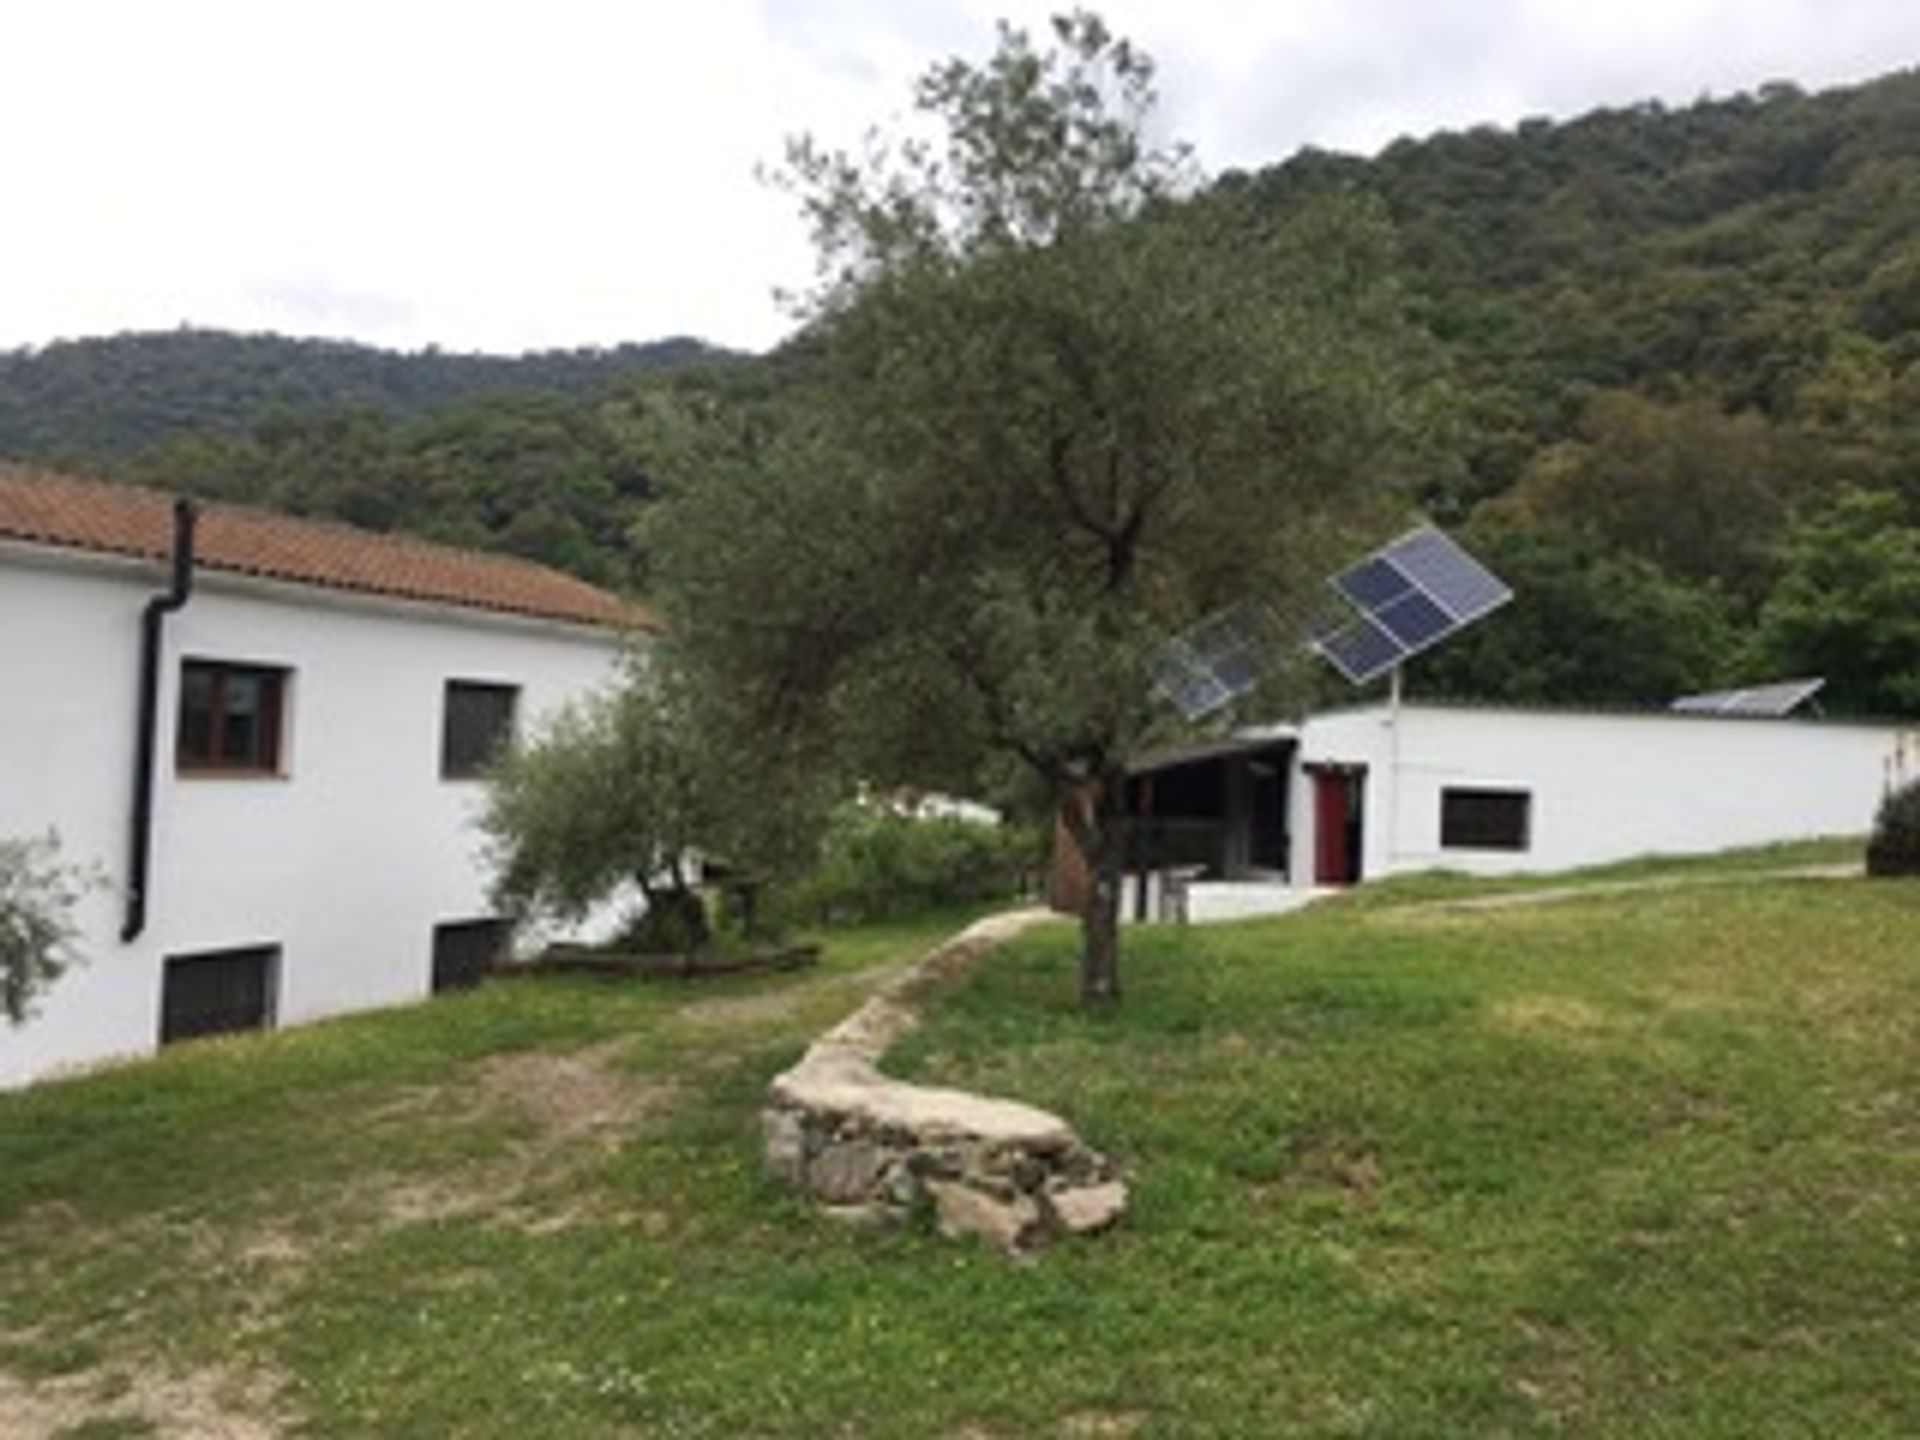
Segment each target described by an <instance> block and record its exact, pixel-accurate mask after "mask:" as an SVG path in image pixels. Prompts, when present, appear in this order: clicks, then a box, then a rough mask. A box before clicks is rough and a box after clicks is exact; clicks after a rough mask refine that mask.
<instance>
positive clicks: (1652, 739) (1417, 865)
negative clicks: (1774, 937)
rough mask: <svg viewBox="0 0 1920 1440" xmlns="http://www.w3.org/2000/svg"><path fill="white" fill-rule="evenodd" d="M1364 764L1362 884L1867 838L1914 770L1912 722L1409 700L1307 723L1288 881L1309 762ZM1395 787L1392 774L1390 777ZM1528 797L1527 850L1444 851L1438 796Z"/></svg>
mask: <svg viewBox="0 0 1920 1440" xmlns="http://www.w3.org/2000/svg"><path fill="white" fill-rule="evenodd" d="M1323 764H1357V765H1364V766H1365V767H1366V768H1367V782H1366V786H1367V788H1366V824H1365V852H1364V872H1363V873H1364V874H1365V875H1366V876H1379V875H1387V874H1392V873H1396V872H1402V871H1408V870H1422V869H1429V868H1436V867H1440V868H1447V869H1455V870H1465V871H1471V872H1476V873H1482V874H1492V873H1503V872H1513V871H1541V870H1559V869H1565V868H1567V867H1570V866H1575V865H1591V864H1598V863H1602V862H1605V861H1611V860H1621V859H1627V858H1630V857H1633V856H1637V855H1647V854H1693V853H1701V852H1706V851H1713V850H1721V849H1726V848H1729V847H1732V846H1739V845H1757V844H1764V843H1767V842H1771V841H1776V840H1791V839H1798V838H1803V837H1808V836H1814V835H1831V834H1858V833H1864V832H1865V831H1866V830H1867V829H1868V828H1869V826H1870V825H1871V823H1872V819H1873V814H1874V810H1875V808H1876V807H1877V806H1878V805H1879V803H1880V799H1881V797H1882V796H1883V795H1884V794H1885V792H1886V790H1887V788H1888V786H1889V785H1890V784H1891V783H1893V782H1895V781H1896V780H1898V779H1899V778H1900V777H1901V776H1903V775H1911V774H1920V726H1916V727H1913V728H1908V729H1901V728H1899V727H1895V726H1890V725H1871V724H1857V725H1856V724H1842V723H1834V722H1813V721H1803V720H1755V719H1728V718H1716V717H1709V716H1673V715H1664V714H1647V715H1609V714H1580V713H1562V712H1552V711H1520V710H1496V709H1480V708H1472V707H1459V708H1450V707H1445V706H1430V705H1417V704H1415V705H1407V706H1405V707H1403V709H1402V710H1401V712H1400V715H1399V719H1398V724H1397V727H1396V724H1395V722H1394V719H1393V716H1392V714H1391V712H1390V711H1389V709H1388V707H1386V706H1384V705H1382V706H1372V707H1367V708H1364V709H1356V710H1350V711H1340V712H1335V713H1332V714H1328V715H1322V716H1315V717H1313V718H1312V719H1310V720H1308V721H1307V722H1306V724H1305V725H1304V727H1303V729H1302V737H1301V746H1300V751H1299V754H1298V757H1297V760H1296V767H1297V768H1296V774H1295V781H1294V785H1293V787H1292V797H1291V801H1290V805H1291V831H1292V855H1293V871H1292V873H1293V876H1294V877H1295V879H1296V880H1297V881H1302V882H1304V881H1308V880H1311V878H1312V875H1313V860H1314V849H1313V845H1314V825H1313V784H1312V780H1311V778H1310V777H1309V775H1308V774H1307V773H1306V771H1307V770H1308V769H1309V768H1310V767H1313V766H1315V765H1323ZM1396 777H1397V779H1396ZM1448 787H1462V788H1484V789H1500V790H1506V789H1512V790H1525V791H1527V792H1529V793H1530V794H1531V795H1532V797H1533V799H1532V814H1531V819H1532V834H1531V843H1530V845H1529V848H1528V849H1527V850H1525V851H1501V850H1468V849H1443V848H1441V845H1440V792H1441V791H1442V790H1443V789H1445V788H1448Z"/></svg>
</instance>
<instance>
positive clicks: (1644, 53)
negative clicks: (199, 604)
mask: <svg viewBox="0 0 1920 1440" xmlns="http://www.w3.org/2000/svg"><path fill="white" fill-rule="evenodd" d="M1059 8H1062V7H1061V5H1060V4H1058V3H1056V4H1053V5H1046V4H1025V3H1019V0H997V3H996V0H893V3H888V0H690V3H688V0H681V3H674V4H666V3H656V0H516V3H495V0H375V3H364V0H327V3H324V4H322V3H309V0H122V3H100V0H0V161H3V165H0V173H4V176H5V189H4V191H0V346H5V347H12V346H17V345H22V344H39V343H42V342H44V341H46V340H49V339H52V338H56V337H62V336H75V335H88V334H101V333H107V332H111V331H115V330H124V329H150V328H168V327H172V326H174V325H177V324H181V323H183V322H186V323H192V324H198V325H214V326H223V327H229V328H235V329H247V330H269V329H270V330H278V331H281V332H283V333H288V334H300V335H332V336H345V337H352V338H357V339H362V340H367V341H371V342H374V343H378V344H383V345H393V346H401V347H407V348H412V347H418V346H422V345H427V344H438V345H440V346H442V347H444V348H448V349H463V350H494V351H512V350H520V349H526V348H532V347H543V346H556V345H579V344H609V343H612V342H615V341H619V340H638V339H649V338H654V337H658V336H663V335H669V334H680V333H684V334H695V335H700V336H703V337H706V338H708V339H711V340H714V341H716V342H719V343H722V344H727V345H734V346H740V347H744V348H752V349H760V348H764V347H766V346H768V345H770V344H772V343H773V342H774V341H775V340H777V339H778V338H779V337H780V335H781V334H783V333H784V331H785V330H786V328H787V320H786V317H785V315H784V314H783V312H782V311H781V309H780V307H779V306H778V304H777V303H776V302H775V300H774V298H773V292H774V291H775V289H776V288H777V287H780V286H783V285H784V286H789V287H790V286H792V285H795V284H797V283H801V282H804V280H805V279H806V277H807V276H808V274H809V265H808V252H807V248H806V239H805V235H804V232H803V230H802V228H801V226H800V224H799V222H798V221H797V220H796V219H795V218H794V216H793V214H792V207H791V203H790V201H789V199H787V198H786V197H783V196H781V195H780V194H778V193H777V192H774V191H771V190H769V189H768V188H767V187H766V186H764V185H762V184H760V183H759V182H757V181H756V179H755V174H754V172H755V167H756V165H758V164H762V163H765V162H770V161H774V160H777V159H778V157H779V154H780V150H781V144H782V140H783V137H784V136H786V135H788V134H790V133H792V132H795V131H800V130H806V131H811V132H813V133H814V134H815V135H817V136H819V137H821V138H822V139H824V140H828V141H833V142H838V143H849V142H852V141H854V140H856V139H857V138H858V136H859V134H860V132H861V130H862V129H863V128H864V127H865V126H866V125H867V124H869V123H872V122H880V121H884V120H885V119H886V118H887V117H888V116H889V115H894V114H898V113H899V112H900V111H901V110H902V108H903V107H904V105H905V102H906V99H907V95H908V86H909V83H910V81H911V79H912V77H913V76H914V75H915V74H917V73H918V72H919V71H920V70H921V69H922V68H924V67H925V66H926V65H927V64H929V63H930V62H932V61H935V60H938V59H942V58H944V57H946V56H948V55H952V54H965V55H969V56H976V57H977V56H981V55H984V54H986V53H987V52H988V51H989V50H990V49H991V46H992V43H993V21H994V18H995V17H996V16H1006V17H1008V18H1010V19H1013V20H1015V21H1017V22H1020V23H1025V24H1027V25H1029V26H1037V25H1041V24H1043V23H1044V19H1045V16H1046V15H1047V14H1048V13H1049V12H1050V11H1052V10H1055V9H1059ZM1097 8H1100V9H1101V10H1102V12H1103V13H1104V14H1105V15H1106V16H1107V18H1108V19H1109V21H1110V22H1111V23H1112V24H1113V26H1114V28H1116V29H1117V30H1119V31H1121V32H1122V33H1124V34H1127V35H1129V36H1130V37H1132V38H1133V39H1135V40H1136V41H1138V42H1140V43H1141V44H1143V45H1144V46H1145V47H1146V48H1147V49H1148V50H1149V51H1150V52H1151V53H1152V54H1153V55H1154V56H1155V57H1156V58H1157V59H1158V60H1159V62H1160V71H1161V74H1160V82H1161V83H1160V89H1161V94H1162V99H1163V109H1164V112H1165V117H1166V121H1167V124H1168V127H1169V128H1170V130H1171V131H1172V133H1174V134H1177V135H1179V136H1181V137H1182V138H1185V139H1187V140H1189V141H1191V142H1193V144H1194V145H1195V146H1196V148H1197V150H1198V152H1199V156H1200V159H1201V161H1202V163H1203V164H1204V166H1205V167H1206V168H1207V169H1208V170H1209V171H1213V172H1217V171H1219V170H1222V169H1225V168H1228V167H1232V166H1239V167H1254V166H1258V165H1261V164H1265V163H1268V162H1270V161H1274V160H1278V159H1281V158H1284V157H1285V156H1287V155H1289V154H1291V153H1292V152H1293V151H1294V150H1296V149H1298V148H1299V147H1300V146H1302V145H1305V144H1316V145H1321V146H1326V147H1331V148H1336V149H1345V150H1355V151H1360V152H1370V151H1373V150H1377V149H1378V148H1379V147H1380V146H1382V145H1384V144H1385V143H1387V142H1388V141H1390V140H1392V139H1393V138H1395V137H1396V136H1398V135H1402V134H1414V135H1420V134H1426V133H1429V132H1431V131H1433V130H1436V129H1442V128H1459V127H1463V126H1467V125H1472V124H1477V123H1481V122H1492V123H1496V124H1505V125H1510V124H1512V123H1513V122H1514V121H1515V120H1518V119H1520V118H1521V117H1523V116H1527V115H1552V116H1569V115H1575V114H1579V113H1581V112H1583V111H1585V110H1588V109H1591V108H1593V107H1595V106H1597V105H1618V104H1627V103H1631V102H1633V101H1636V100H1641V99H1646V98H1658V99H1660V100H1663V101H1666V102H1668V103H1673V104H1684V103H1687V102H1689V101H1691V100H1693V99H1696V98H1698V97H1699V96H1701V95H1703V94H1713V95H1725V94H1728V93H1731V92H1733V91H1736V90H1742V89H1751V88H1752V87H1754V86H1756V85H1758V84H1760V83H1762V82H1764V81H1767V80H1771V79H1791V80H1795V81H1797V82H1799V83H1801V84H1803V85H1805V86H1807V87H1808V88H1818V87H1822V86H1826V85H1831V84H1836V83H1842V82H1846V81H1852V80H1859V79H1865V78H1868V77H1871V76H1874V75H1879V74H1884V73H1886V72H1887V71H1890V70H1894V69H1899V68H1902V67H1905V66H1908V65H1911V64H1913V63H1915V61H1916V60H1917V59H1920V54H1916V51H1920V43H1917V42H1920V0H1267V3H1265V4H1257V3H1252V0H1248V3H1232V0H1109V3H1107V4H1105V5H1104V6H1100V7H1097Z"/></svg>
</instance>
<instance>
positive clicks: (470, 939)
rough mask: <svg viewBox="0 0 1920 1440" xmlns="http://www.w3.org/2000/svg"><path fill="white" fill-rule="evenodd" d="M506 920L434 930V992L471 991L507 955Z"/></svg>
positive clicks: (469, 922) (455, 924)
mask: <svg viewBox="0 0 1920 1440" xmlns="http://www.w3.org/2000/svg"><path fill="white" fill-rule="evenodd" d="M507 937H508V927H507V922H506V921H504V920H455V921H451V922H449V923H448V924H445V925H436V926H434V927H433V990H434V993H435V994H436V995H437V994H439V993H440V991H442V990H470V989H472V988H473V987H474V986H475V985H478V984H479V983H480V981H481V980H482V979H483V978H484V977H485V975H486V973H487V971H489V970H491V969H492V968H493V967H494V964H495V962H496V961H498V960H499V959H500V958H501V957H502V956H504V955H505V954H506V953H507Z"/></svg>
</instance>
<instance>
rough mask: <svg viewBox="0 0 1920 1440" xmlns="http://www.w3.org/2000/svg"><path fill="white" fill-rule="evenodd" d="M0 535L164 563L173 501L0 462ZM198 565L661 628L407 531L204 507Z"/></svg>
mask: <svg viewBox="0 0 1920 1440" xmlns="http://www.w3.org/2000/svg"><path fill="white" fill-rule="evenodd" d="M0 539H7V540H18V541H25V542H27V543H29V544H35V545H47V546H51V547H55V548H59V549H67V550H81V551H90V552H93V553H96V554H102V555H125V556H130V557H133V558H136V559H142V560H157V561H164V560H166V559H167V558H168V556H169V555H170V554H171V553H172V549H173V497H172V496H171V495H167V494H163V493H162V492H160V491H158V490H143V489H138V488H136V487H134V486H131V485H109V484H103V483H101V482H99V481H94V480H81V479H77V478H75V477H73V476H71V475H63V474H59V473H56V472H53V471H49V470H42V469H38V468H35V467H33V466H27V465H19V464H15V463H13V462H11V461H4V460H0ZM194 562H195V567H196V568H197V569H203V570H221V571H227V572H230V573H232V574H236V575H254V576H259V577H261V578H263V579H269V580H284V581H291V582H293V583H295V584H300V585H317V586H320V587H322V588H324V589H329V590H346V591H353V592H357V593H360V594H366V595H386V596H393V597H396V598H399V599H404V600H422V601H428V602H432V603H436V604H441V605H459V606H465V607H467V608H469V609H474V610H490V611H496V612H499V613H503V614H510V615H529V616H538V617H540V618H543V619H551V620H568V621H573V622H575V623H577V624H585V625H607V626H615V627H622V628H633V627H638V628H642V629H658V628H659V626H658V622H657V621H656V620H655V619H654V617H653V616H652V615H651V614H649V613H648V612H647V611H646V610H644V609H643V608H641V607H640V606H638V605H634V604H632V603H631V602H629V601H626V600H622V599H621V598H620V597H619V596H617V595H613V594H611V593H609V592H608V591H605V590H602V589H600V588H598V587H597V586H594V585H589V584H587V582H586V581H584V580H579V579H575V578H574V577H573V576H571V575H563V574H561V573H560V572H559V571H558V570H551V569H548V568H547V567H546V566H544V565H536V564H534V563H533V562H532V561H528V560H519V559H515V558H513V557H511V556H507V555H488V554H482V553H480V552H479V551H474V550H457V549H454V548H453V547H451V546H447V545H435V544H432V543H430V542H428V541H425V540H416V539H413V538H412V537H410V536H405V535H386V534H377V533H375V532H373V531H369V530H356V529H354V528H353V527H352V526H349V525H339V524H334V523H331V522H326V521H318V520H303V519H299V518H296V517H294V516H291V515H276V514H273V513H271V512H270V511H266V510H253V509H248V508H246V507H244V506H238V505H203V506H201V507H200V519H199V523H198V525H197V526H196V529H195V534H194Z"/></svg>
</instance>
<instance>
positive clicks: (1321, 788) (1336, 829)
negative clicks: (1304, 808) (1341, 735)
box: [1313, 770, 1353, 885]
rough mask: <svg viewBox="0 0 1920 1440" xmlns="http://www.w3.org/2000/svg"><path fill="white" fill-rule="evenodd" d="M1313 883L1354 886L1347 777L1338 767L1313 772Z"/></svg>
mask: <svg viewBox="0 0 1920 1440" xmlns="http://www.w3.org/2000/svg"><path fill="white" fill-rule="evenodd" d="M1313 883H1314V884H1316V885H1351V884H1352V883H1353V867H1352V865H1351V863H1350V862H1349V857H1348V854H1347V777H1346V776H1345V775H1344V774H1342V773H1341V772H1340V771H1338V770H1316V771H1315V772H1314V775H1313Z"/></svg>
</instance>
